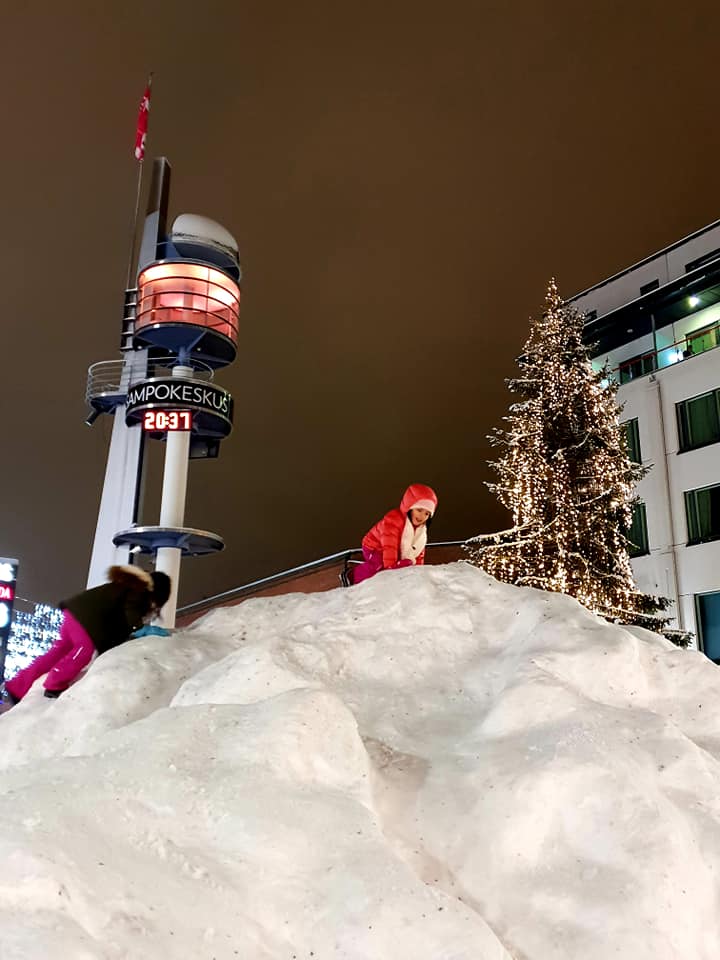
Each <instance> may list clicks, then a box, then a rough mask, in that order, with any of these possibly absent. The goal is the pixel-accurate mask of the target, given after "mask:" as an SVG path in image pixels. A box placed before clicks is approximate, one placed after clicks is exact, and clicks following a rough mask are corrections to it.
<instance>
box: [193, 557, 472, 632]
mask: <svg viewBox="0 0 720 960" xmlns="http://www.w3.org/2000/svg"><path fill="white" fill-rule="evenodd" d="M465 543H466V541H465V540H442V541H437V542H436V543H429V544H428V545H427V547H426V548H425V550H426V555H427V556H428V557H431V556H432V554H433V553H434V552H435V551H437V550H439V549H440V548H445V549H452V548H457V549H458V550H459V549H460V548H461V547H462V546H463V545H464V544H465ZM361 559H362V550H360V548H350V549H348V550H341V551H340V552H339V553H332V554H330V555H329V556H327V557H321V558H320V559H318V560H311V561H310V562H309V563H302V564H300V566H297V567H291V568H290V569H288V570H283V571H281V572H280V573H274V574H272V575H271V576H269V577H261V578H260V579H259V580H253V581H252V582H251V583H246V584H243V585H242V586H240V587H233V588H232V589H231V590H225V591H223V592H222V593H217V594H214V595H213V596H211V597H205V598H204V599H203V600H197V601H195V602H194V603H188V604H186V605H185V606H183V607H178V610H177V617H178V620H180V619H181V618H187V617H189V616H194V615H197V614H199V613H201V612H203V611H206V610H211V609H212V608H213V607H222V606H229V605H232V604H234V603H236V602H238V601H240V600H244V599H247V598H248V597H251V596H253V595H254V594H258V593H262V592H264V591H266V590H268V589H270V588H273V587H276V586H280V585H281V584H283V583H286V582H291V581H293V580H298V579H300V578H302V577H306V576H308V575H310V574H313V573H320V572H321V571H322V570H324V569H326V568H328V567H333V566H337V567H338V568H339V569H338V582H337V585H338V586H340V580H339V573H340V570H341V569H342V568H343V567H344V566H346V565H347V564H349V563H353V562H356V561H359V560H361ZM431 564H432V561H430V563H429V565H431Z"/></svg>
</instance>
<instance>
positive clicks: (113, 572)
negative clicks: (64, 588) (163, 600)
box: [59, 566, 152, 654]
mask: <svg viewBox="0 0 720 960" xmlns="http://www.w3.org/2000/svg"><path fill="white" fill-rule="evenodd" d="M108 576H109V578H110V582H109V583H104V584H103V585H102V586H100V587H93V588H92V589H90V590H84V591H83V592H82V593H78V594H76V595H75V596H74V597H70V599H69V600H63V601H62V603H61V604H60V605H59V606H60V609H61V610H67V611H68V612H69V613H71V614H72V615H73V616H74V617H75V619H76V620H77V621H78V623H80V624H82V626H83V627H85V629H86V630H87V632H88V634H89V636H90V639H91V640H92V642H93V644H94V645H95V649H96V650H97V652H98V653H99V654H100V653H105V651H106V650H110V649H111V648H112V647H117V646H119V645H120V644H121V643H125V641H126V640H129V639H130V635H131V634H132V633H133V631H134V630H137V629H138V627H140V626H142V624H143V621H144V618H145V617H146V616H147V614H148V613H149V612H150V610H151V608H152V593H151V588H152V579H151V577H150V575H149V574H147V573H145V571H144V570H141V569H140V568H139V567H124V566H123V567H119V566H118V567H110V570H109V571H108Z"/></svg>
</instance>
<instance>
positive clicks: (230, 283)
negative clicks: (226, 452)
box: [87, 158, 242, 627]
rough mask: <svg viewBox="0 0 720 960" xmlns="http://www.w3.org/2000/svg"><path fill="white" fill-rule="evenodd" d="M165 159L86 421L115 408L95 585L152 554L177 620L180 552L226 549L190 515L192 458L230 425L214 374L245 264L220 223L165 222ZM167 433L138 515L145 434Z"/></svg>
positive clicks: (158, 166)
mask: <svg viewBox="0 0 720 960" xmlns="http://www.w3.org/2000/svg"><path fill="white" fill-rule="evenodd" d="M169 191H170V165H169V163H168V162H167V160H166V159H165V158H160V159H158V160H156V161H155V163H154V165H153V179H152V185H151V188H150V196H149V200H148V210H147V214H146V217H145V223H144V229H143V236H142V242H141V247H140V255H139V259H138V271H137V288H135V289H131V290H128V291H126V295H125V314H124V318H123V329H122V337H121V348H120V349H121V352H122V354H123V359H121V360H119V361H104V362H101V363H97V364H93V366H91V367H90V370H89V374H88V389H87V400H88V403H89V405H90V407H91V409H92V412H91V413H90V416H89V417H88V420H87V422H88V423H89V424H91V423H92V422H94V420H95V419H96V418H97V417H98V416H100V415H101V414H103V413H107V414H110V415H112V416H113V417H114V424H113V433H112V439H111V442H110V452H109V454H108V463H107V468H106V473H105V483H104V487H103V494H102V498H101V504H100V512H99V516H98V524H97V529H96V534H95V544H94V547H93V554H92V559H91V563H90V575H89V579H88V586H94V585H96V584H97V583H102V582H104V580H105V574H106V571H107V568H108V567H109V566H110V565H112V564H113V563H127V562H128V560H129V558H130V556H131V555H132V554H134V553H138V552H140V553H144V554H150V555H152V556H153V557H154V558H155V568H156V569H157V570H161V571H163V572H164V573H167V574H168V575H169V576H170V577H171V578H172V583H173V591H172V594H171V596H170V599H169V600H168V602H167V604H166V605H165V607H164V608H163V623H164V625H165V626H168V627H173V626H174V625H175V611H176V608H177V592H178V581H179V575H180V560H181V558H182V556H203V555H207V554H211V553H215V552H217V551H219V550H222V549H223V548H224V546H225V544H224V542H223V539H222V537H221V536H219V535H218V534H216V533H211V532H210V531H207V530H199V529H197V528H195V527H189V526H186V525H185V498H186V490H187V473H188V461H189V459H191V458H199V457H216V456H217V455H218V451H219V444H220V441H222V440H224V439H225V438H226V437H227V436H228V435H229V434H230V431H231V430H232V420H233V399H232V396H231V395H230V393H229V392H228V391H227V390H226V389H225V388H224V387H221V386H220V385H219V384H218V383H217V382H216V381H215V374H216V371H217V370H219V369H220V368H222V367H225V366H227V365H228V364H230V363H232V362H233V360H234V359H235V356H236V353H237V339H238V322H239V313H240V282H241V279H242V271H241V268H240V262H239V257H238V249H237V244H236V242H235V240H234V239H233V237H232V236H231V235H230V234H229V233H228V232H227V230H225V228H224V227H222V226H220V224H218V223H215V222H214V221H212V220H209V219H208V218H206V217H201V216H197V215H193V214H182V215H181V216H178V217H177V218H176V219H175V221H174V222H173V224H172V226H171V228H170V229H169V230H167V228H166V221H167V207H168V198H169ZM146 439H147V440H149V441H153V440H155V441H158V440H159V441H164V442H165V466H164V472H163V484H162V499H161V507H160V518H159V522H158V523H157V524H156V525H145V524H138V522H137V521H138V512H139V500H140V488H141V475H142V463H143V456H142V454H143V449H144V443H145V440H146Z"/></svg>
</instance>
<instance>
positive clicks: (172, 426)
mask: <svg viewBox="0 0 720 960" xmlns="http://www.w3.org/2000/svg"><path fill="white" fill-rule="evenodd" d="M143 430H147V431H148V432H150V433H165V431H167V430H192V411H190V410H146V411H145V413H144V414H143Z"/></svg>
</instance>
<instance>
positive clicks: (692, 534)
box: [685, 484, 720, 546]
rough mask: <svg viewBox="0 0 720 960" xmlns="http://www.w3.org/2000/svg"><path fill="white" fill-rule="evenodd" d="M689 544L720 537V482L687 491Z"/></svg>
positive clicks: (686, 508) (686, 507) (705, 541)
mask: <svg viewBox="0 0 720 960" xmlns="http://www.w3.org/2000/svg"><path fill="white" fill-rule="evenodd" d="M685 513H686V514H687V528H688V546H691V545H692V544H694V543H707V542H708V541H709V540H718V539H720V484H716V485H715V486H712V487H701V488H700V489H699V490H687V491H686V492H685Z"/></svg>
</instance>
